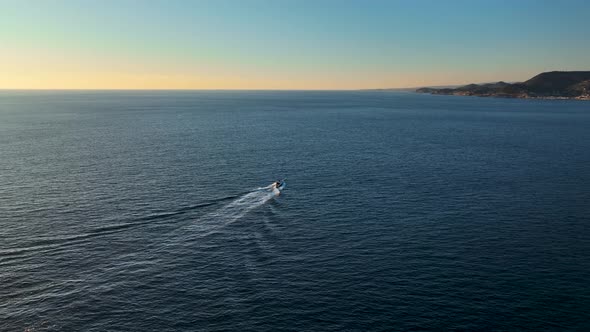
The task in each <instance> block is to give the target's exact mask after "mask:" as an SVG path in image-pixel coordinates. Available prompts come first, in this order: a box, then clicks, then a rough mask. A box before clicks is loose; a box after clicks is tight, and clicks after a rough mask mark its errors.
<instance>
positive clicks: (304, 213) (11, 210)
mask: <svg viewBox="0 0 590 332" xmlns="http://www.w3.org/2000/svg"><path fill="white" fill-rule="evenodd" d="M282 177H287V178H288V179H287V184H288V185H287V188H286V190H285V191H284V193H283V195H281V196H279V197H272V196H271V195H269V194H268V193H267V192H265V191H263V190H257V189H256V188H259V187H263V186H266V185H269V184H270V183H271V182H272V181H273V180H275V179H276V178H282ZM589 213H590V103H588V102H577V101H534V100H510V99H485V98H470V97H452V96H429V95H417V94H411V93H406V94H404V93H385V92H221V91H220V92H18V91H12V92H10V91H8V92H7V91H5V92H1V93H0V324H1V328H0V330H6V331H23V330H25V329H29V330H32V331H46V330H47V331H58V330H63V331H173V330H204V331H208V330H209V331H225V330H236V331H254V330H255V331H280V330H291V331H303V330H316V331H385V330H440V329H458V330H532V331H538V330H580V331H582V330H588V329H590V323H589V320H590V314H589V311H590V286H589V283H590V259H589V257H588V256H589V254H590V228H589V222H590V217H589Z"/></svg>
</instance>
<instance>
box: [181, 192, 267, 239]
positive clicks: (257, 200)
mask: <svg viewBox="0 0 590 332" xmlns="http://www.w3.org/2000/svg"><path fill="white" fill-rule="evenodd" d="M271 189H272V185H270V186H267V187H260V188H256V189H254V190H253V191H251V192H249V193H247V194H245V195H243V196H241V197H238V198H236V199H235V200H233V201H231V202H230V203H228V204H226V205H224V206H222V207H221V208H219V209H217V210H215V211H213V212H210V213H209V214H206V215H204V216H203V217H201V218H199V219H198V220H197V222H196V223H195V224H193V227H196V228H199V229H202V230H204V231H210V230H213V229H216V228H218V227H222V226H226V225H229V224H231V223H233V222H235V221H236V220H239V219H240V218H242V217H244V216H245V215H246V214H247V213H248V212H250V211H252V210H254V209H255V208H257V207H259V206H261V205H263V204H264V203H266V202H268V201H269V200H271V199H272V198H273V197H275V196H277V192H275V191H273V190H271Z"/></svg>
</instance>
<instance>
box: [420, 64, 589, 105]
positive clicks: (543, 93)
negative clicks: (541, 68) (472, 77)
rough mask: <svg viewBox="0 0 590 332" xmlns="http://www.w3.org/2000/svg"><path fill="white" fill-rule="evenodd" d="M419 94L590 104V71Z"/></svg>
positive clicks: (554, 72)
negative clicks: (573, 100) (567, 101)
mask: <svg viewBox="0 0 590 332" xmlns="http://www.w3.org/2000/svg"><path fill="white" fill-rule="evenodd" d="M416 92H418V93H430V94H436V95H456V96H478V97H504V98H524V99H577V100H590V71H550V72H543V73H540V74H538V75H536V76H534V77H532V78H530V79H528V80H526V81H524V82H518V83H506V82H503V81H499V82H495V83H484V84H467V85H464V86H461V87H458V88H442V89H441V88H428V87H424V88H419V89H417V90H416Z"/></svg>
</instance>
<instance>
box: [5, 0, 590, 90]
mask: <svg viewBox="0 0 590 332" xmlns="http://www.w3.org/2000/svg"><path fill="white" fill-rule="evenodd" d="M589 28H590V1H585V0H563V1H544V0H536V1H533V0H512V1H503V0H496V1H489V0H481V1H479V0H471V1H462V0H454V1H438V0H432V1H427V0H414V1H411V0H405V1H396V0H388V1H378V0H358V1H357V0H338V1H333V0H313V1H307V0H293V1H287V0H274V1H270V0H235V1H227V0H211V1H198V0H193V1H180V0H165V1H164V0H151V1H143V0H117V1H114V0H102V1H83V0H79V1H59V0H53V1H45V0H36V1H30V0H0V89H280V90H283V89H298V90H299V89H302V90H316V89H325V90H338V89H371V88H403V87H419V86H435V85H453V84H466V83H473V82H475V83H482V82H492V81H499V80H504V81H509V82H512V81H524V80H526V79H528V78H530V77H532V76H534V75H536V74H538V73H540V72H543V71H550V70H590V32H589Z"/></svg>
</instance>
